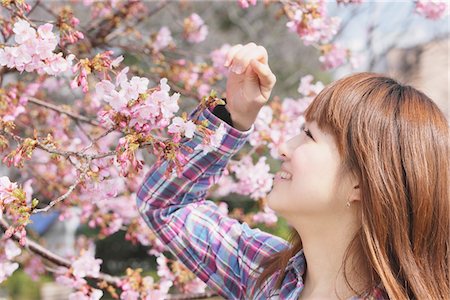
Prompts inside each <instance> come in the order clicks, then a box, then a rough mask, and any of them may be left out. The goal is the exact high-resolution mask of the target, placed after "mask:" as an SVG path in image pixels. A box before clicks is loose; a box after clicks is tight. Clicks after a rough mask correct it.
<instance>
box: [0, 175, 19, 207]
mask: <svg viewBox="0 0 450 300" xmlns="http://www.w3.org/2000/svg"><path fill="white" fill-rule="evenodd" d="M15 189H17V183H15V182H11V181H9V178H8V177H6V176H2V177H0V201H2V202H3V204H8V203H11V202H12V201H14V199H16V198H15V197H14V196H13V195H12V192H13V191H14V190H15Z"/></svg>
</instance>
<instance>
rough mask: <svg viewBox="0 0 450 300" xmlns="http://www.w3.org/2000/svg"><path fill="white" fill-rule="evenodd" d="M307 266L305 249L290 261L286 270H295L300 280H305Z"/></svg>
mask: <svg viewBox="0 0 450 300" xmlns="http://www.w3.org/2000/svg"><path fill="white" fill-rule="evenodd" d="M305 266H306V262H305V255H304V253H303V249H301V250H300V251H298V252H297V253H296V254H295V255H294V256H292V257H291V258H290V259H289V261H288V264H287V266H286V269H293V270H294V272H295V274H296V275H297V277H298V278H303V275H304V274H305Z"/></svg>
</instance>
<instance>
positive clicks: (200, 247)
mask: <svg viewBox="0 0 450 300" xmlns="http://www.w3.org/2000/svg"><path fill="white" fill-rule="evenodd" d="M197 110H199V107H197V108H196V109H195V110H194V111H193V112H192V113H191V116H192V115H194V114H196V113H197ZM199 120H208V123H209V124H208V128H210V129H212V130H215V129H217V128H218V127H219V126H220V125H221V124H223V126H225V129H226V134H225V135H224V138H223V140H222V142H221V143H220V146H219V147H217V148H215V149H214V150H213V151H210V152H203V151H202V150H195V151H194V152H192V153H190V154H188V156H187V163H186V165H185V167H184V169H183V172H182V174H181V177H177V176H176V175H175V176H172V177H171V178H170V179H166V178H164V176H163V175H164V172H165V170H166V168H167V163H168V162H167V161H163V163H162V164H161V165H160V166H159V167H156V166H154V167H152V168H151V169H150V171H149V172H148V174H147V175H146V176H145V180H144V182H143V184H142V185H141V186H140V188H139V190H138V193H137V200H136V201H137V207H138V209H139V212H140V214H141V216H142V217H143V219H144V220H145V222H146V224H147V225H148V226H149V227H150V228H151V229H152V231H153V232H154V233H155V234H156V235H157V236H158V238H159V239H160V240H161V241H162V242H163V243H165V245H166V247H167V248H168V249H169V251H170V252H171V253H172V254H174V255H175V256H176V257H177V258H178V259H179V260H180V261H181V262H182V263H183V264H184V265H185V266H186V267H187V268H188V269H189V270H191V271H192V272H193V273H194V274H196V275H197V277H198V278H200V279H201V280H202V281H203V282H205V283H206V284H207V285H208V286H209V287H210V288H211V289H213V290H215V291H217V293H219V294H220V295H221V296H223V297H225V298H226V299H245V298H248V295H247V293H249V292H250V291H251V288H252V287H253V285H254V283H255V281H256V279H257V274H256V273H253V274H252V271H253V270H255V271H261V269H260V268H259V264H260V263H261V261H262V260H263V259H265V258H268V257H270V256H271V255H273V254H274V253H276V252H279V251H281V250H283V249H284V248H286V247H287V246H288V243H287V241H285V240H283V239H282V238H279V237H277V236H275V235H272V234H269V233H267V232H264V231H261V230H260V229H258V228H256V229H252V228H250V227H249V226H248V224H246V223H240V222H239V221H238V220H236V219H233V218H230V217H228V216H226V215H224V214H223V213H221V212H220V210H219V208H218V206H217V205H216V204H215V203H214V202H212V201H210V200H205V197H206V194H207V192H208V189H209V188H210V187H211V186H212V185H213V184H215V183H216V182H217V181H218V180H219V178H220V176H221V175H222V173H223V170H224V168H225V166H226V165H227V163H228V161H229V159H230V158H231V157H232V156H233V155H234V154H235V153H236V152H237V151H239V149H240V148H241V147H242V146H243V145H244V143H245V142H246V140H247V138H248V136H249V135H250V133H251V132H252V131H253V130H254V126H252V127H251V128H250V129H249V130H248V131H239V130H237V129H235V128H233V127H231V126H230V125H228V124H227V123H225V122H223V121H222V120H221V119H219V118H218V117H217V116H215V115H214V114H213V113H212V112H211V111H210V110H209V109H208V108H207V109H205V110H203V111H202V112H201V113H200V114H199ZM201 140H202V137H201V136H200V135H199V134H198V133H197V132H196V133H195V136H194V138H192V139H184V140H182V143H184V144H185V145H187V146H189V147H191V148H195V146H196V145H199V144H200V143H201Z"/></svg>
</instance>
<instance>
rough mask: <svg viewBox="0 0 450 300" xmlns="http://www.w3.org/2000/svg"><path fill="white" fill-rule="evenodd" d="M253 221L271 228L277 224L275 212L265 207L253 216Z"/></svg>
mask: <svg viewBox="0 0 450 300" xmlns="http://www.w3.org/2000/svg"><path fill="white" fill-rule="evenodd" d="M253 221H254V222H257V223H263V224H265V225H267V226H272V225H274V224H276V223H277V221H278V217H277V215H276V214H275V211H273V210H272V209H271V208H270V207H268V206H267V205H266V206H265V207H264V210H263V211H260V212H257V213H256V214H254V215H253Z"/></svg>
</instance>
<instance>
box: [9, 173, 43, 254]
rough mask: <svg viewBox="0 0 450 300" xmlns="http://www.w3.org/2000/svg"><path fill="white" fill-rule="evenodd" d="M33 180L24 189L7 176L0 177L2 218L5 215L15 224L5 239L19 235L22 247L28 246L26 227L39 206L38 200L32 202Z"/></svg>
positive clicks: (25, 184)
mask: <svg viewBox="0 0 450 300" xmlns="http://www.w3.org/2000/svg"><path fill="white" fill-rule="evenodd" d="M31 183H32V179H30V180H28V181H26V182H25V183H24V185H23V188H20V187H19V185H18V184H17V183H15V182H11V181H10V179H9V178H8V177H7V176H2V177H0V217H2V216H3V214H5V215H6V216H7V217H8V218H10V219H12V221H13V222H14V223H13V224H12V225H11V226H10V227H9V228H8V229H7V230H6V232H5V235H4V238H10V237H11V236H12V235H13V234H16V233H19V235H20V240H19V243H20V245H21V246H25V245H26V230H25V226H26V225H27V224H29V223H30V216H31V212H32V210H33V209H34V208H35V207H36V205H37V204H38V200H37V199H33V200H31V194H32V192H33V189H32V188H31Z"/></svg>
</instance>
